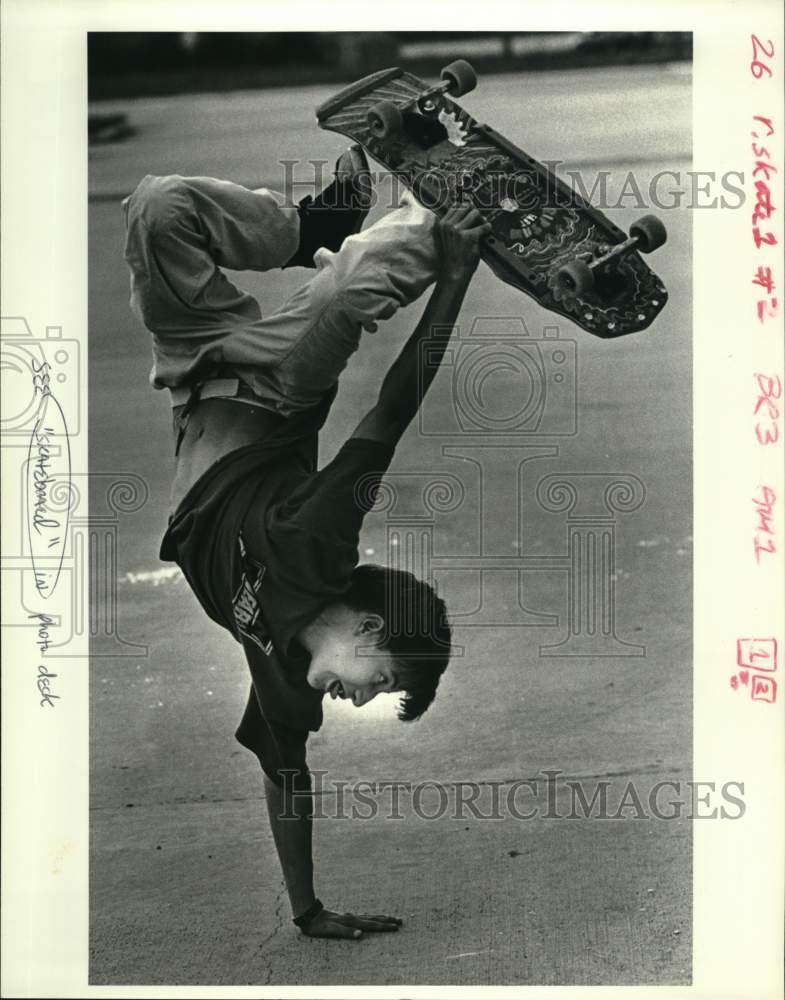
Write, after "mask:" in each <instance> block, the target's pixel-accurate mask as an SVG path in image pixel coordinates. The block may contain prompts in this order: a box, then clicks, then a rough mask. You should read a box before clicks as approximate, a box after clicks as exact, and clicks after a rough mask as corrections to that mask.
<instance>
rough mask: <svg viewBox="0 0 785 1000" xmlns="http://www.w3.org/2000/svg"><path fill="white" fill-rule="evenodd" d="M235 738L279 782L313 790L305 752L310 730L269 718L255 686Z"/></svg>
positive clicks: (299, 789)
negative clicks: (282, 723) (296, 727)
mask: <svg viewBox="0 0 785 1000" xmlns="http://www.w3.org/2000/svg"><path fill="white" fill-rule="evenodd" d="M235 739H236V740H237V742H238V743H240V744H241V745H242V746H244V747H246V749H248V750H250V751H251V752H252V753H254V754H256V757H257V759H258V760H259V763H260V764H261V766H262V770H263V771H264V773H265V774H266V775H267V777H268V778H269V779H270V780H271V781H274V782H275V784H276V785H282V786H283V785H285V786H286V787H287V788H288V789H290V790H291V791H293V792H305V791H308V790H310V786H311V778H310V771H309V769H308V764H307V761H306V753H305V748H306V743H307V740H308V730H307V729H293V728H290V727H289V726H283V725H281V724H280V723H277V722H272V721H268V720H267V719H266V718H265V717H264V715H263V714H262V711H261V708H260V707H259V699H258V697H257V694H256V691H255V690H254V688H253V686H252V687H251V692H250V694H249V696H248V704H247V705H246V708H245V712H244V714H243V717H242V720H241V722H240V725H239V726H238V728H237V732H236V733H235Z"/></svg>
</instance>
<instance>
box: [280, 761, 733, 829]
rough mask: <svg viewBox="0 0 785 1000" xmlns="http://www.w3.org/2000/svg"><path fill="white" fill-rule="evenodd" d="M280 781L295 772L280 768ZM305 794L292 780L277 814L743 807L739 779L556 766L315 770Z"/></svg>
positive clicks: (464, 816)
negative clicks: (587, 772)
mask: <svg viewBox="0 0 785 1000" xmlns="http://www.w3.org/2000/svg"><path fill="white" fill-rule="evenodd" d="M280 773H281V776H282V778H283V781H284V785H285V786H286V784H287V782H289V783H291V782H292V780H293V779H295V778H296V777H297V774H298V772H296V771H281V772H280ZM311 773H312V781H313V784H312V789H311V791H310V792H308V791H303V790H298V789H297V788H295V787H294V786H293V785H292V787H291V788H290V789H289V792H290V794H289V795H287V796H286V797H285V798H286V800H287V801H286V805H285V808H284V812H283V813H281V815H280V818H281V819H295V818H296V817H297V814H298V810H297V807H296V804H295V803H296V801H297V800H302V801H307V802H308V803H309V804H310V808H311V814H312V816H313V818H314V819H338V820H341V819H348V820H391V821H395V820H408V819H412V818H414V819H419V820H423V821H431V822H434V821H438V820H455V821H461V822H475V821H480V822H494V821H499V820H507V819H514V820H519V821H527V820H536V819H540V820H543V819H544V820H596V821H598V822H603V821H613V820H616V821H621V820H624V821H629V820H632V821H671V820H681V819H688V820H694V819H722V820H736V819H741V818H742V817H743V816H744V814H745V813H746V811H747V805H746V802H745V798H744V795H745V785H744V782H743V781H738V780H727V781H716V780H715V781H698V780H683V779H681V778H666V779H660V780H657V781H654V782H652V783H650V784H646V783H645V779H643V778H637V779H635V780H634V781H633V780H626V781H625V780H622V779H620V778H618V777H617V778H579V777H570V776H568V775H565V774H564V772H562V771H561V770H559V769H558V768H553V769H545V768H544V769H542V770H541V771H540V772H539V773H538V774H537V775H535V776H534V777H530V778H513V779H509V780H505V781H484V782H483V781H467V780H458V781H444V780H431V779H423V780H418V781H415V782H409V781H403V780H401V779H388V780H384V779H380V780H377V781H355V782H349V781H343V780H341V779H338V778H332V777H329V772H328V771H322V770H314V771H312V772H311Z"/></svg>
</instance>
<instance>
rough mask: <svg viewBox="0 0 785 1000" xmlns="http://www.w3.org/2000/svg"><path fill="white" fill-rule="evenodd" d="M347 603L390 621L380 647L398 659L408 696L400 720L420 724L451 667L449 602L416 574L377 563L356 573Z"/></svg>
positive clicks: (370, 564) (386, 623) (365, 566)
mask: <svg viewBox="0 0 785 1000" xmlns="http://www.w3.org/2000/svg"><path fill="white" fill-rule="evenodd" d="M343 600H344V601H345V602H346V604H347V605H348V606H349V607H350V608H352V610H354V611H370V612H373V613H374V614H377V615H380V616H381V617H382V618H383V619H384V625H385V627H384V633H383V635H382V638H381V640H380V641H379V648H381V649H387V650H389V651H390V653H391V654H392V655H393V657H394V658H395V661H396V665H397V667H398V675H399V683H400V684H401V685H402V686H403V689H404V692H405V693H404V696H403V697H402V698H401V700H400V703H399V705H398V718H399V719H401V721H403V722H412V721H413V720H414V719H419V717H420V716H421V715H422V714H423V712H425V710H426V709H427V708H428V706H429V705H430V704H431V702H432V701H433V699H434V698H435V697H436V688H437V687H438V685H439V679H440V678H441V675H442V674H443V673H444V671H445V669H446V668H447V664H448V663H449V662H450V648H451V647H450V639H451V635H452V629H451V628H450V623H449V622H448V620H447V608H446V606H445V604H444V601H443V600H441V598H440V597H438V596H437V594H436V591H435V590H434V589H433V587H431V586H430V585H429V584H427V583H424V582H423V581H422V580H418V579H417V577H416V576H414V575H413V574H412V573H407V572H406V570H401V569H390V568H389V567H387V566H377V565H375V564H373V563H368V564H365V565H362V566H358V567H357V568H356V569H355V570H354V572H353V573H352V578H351V584H350V589H349V593H348V594H346V596H345V597H344V598H343Z"/></svg>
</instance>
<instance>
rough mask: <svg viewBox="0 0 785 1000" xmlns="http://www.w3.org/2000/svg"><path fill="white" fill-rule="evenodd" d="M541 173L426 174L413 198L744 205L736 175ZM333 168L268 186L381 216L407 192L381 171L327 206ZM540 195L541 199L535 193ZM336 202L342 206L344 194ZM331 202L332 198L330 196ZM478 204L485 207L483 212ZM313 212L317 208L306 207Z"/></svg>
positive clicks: (320, 166) (287, 165)
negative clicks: (498, 182)
mask: <svg viewBox="0 0 785 1000" xmlns="http://www.w3.org/2000/svg"><path fill="white" fill-rule="evenodd" d="M542 163H543V166H544V167H545V168H546V171H550V173H547V172H545V171H544V172H542V173H541V174H540V173H537V174H535V172H534V168H532V169H531V170H528V169H515V170H514V171H500V176H503V184H504V186H505V190H504V191H502V192H501V194H500V191H499V188H498V186H489V185H488V184H487V183H486V180H487V178H486V177H485V175H483V176H482V177H481V176H479V175H478V176H476V177H473V176H471V175H467V176H464V177H461V176H456V175H453V174H449V173H443V172H442V171H440V170H439V169H438V167H434V168H433V169H432V170H425V171H423V173H422V181H421V184H420V187H419V188H418V196H419V198H420V200H421V201H422V202H423V204H425V206H426V207H427V208H432V209H438V208H440V207H442V206H445V205H447V204H450V203H452V202H453V201H455V199H456V198H468V199H471V200H472V202H473V203H474V204H475V206H476V207H477V208H479V209H480V210H482V209H483V208H494V207H496V205H497V204H498V202H499V200H500V197H503V196H504V195H505V194H506V195H507V196H509V197H510V198H511V199H513V200H514V201H516V202H517V204H518V205H519V206H520V207H521V208H522V209H524V210H525V209H526V207H527V196H528V197H530V198H531V200H532V205H533V206H534V205H536V206H538V207H539V208H540V209H541V208H556V207H569V206H570V205H573V204H581V203H582V202H589V203H590V204H591V205H592V206H593V207H594V208H596V209H599V210H600V211H609V210H614V209H634V210H641V211H644V210H645V211H651V210H656V211H661V212H662V211H671V210H681V209H690V210H702V209H721V210H736V209H739V208H743V207H744V205H745V204H746V201H747V193H746V190H745V184H746V174H745V171H744V170H727V171H725V172H722V173H718V172H717V171H716V170H672V169H666V170H657V171H655V172H653V173H645V174H644V173H643V172H642V171H640V170H634V169H633V170H619V169H616V170H613V169H607V168H606V169H599V170H594V169H590V168H586V167H580V166H575V165H570V164H569V163H567V162H566V161H564V160H543V161H542ZM333 167H334V165H333V164H332V163H331V162H330V161H328V160H321V159H312V160H281V161H280V176H279V177H276V178H272V179H271V182H270V183H271V184H272V185H273V186H274V187H276V188H280V189H281V190H283V191H285V192H286V193H287V195H288V197H290V198H291V199H292V200H293V201H298V200H299V199H300V198H301V197H303V196H304V195H306V194H310V193H311V192H312V191H314V190H317V191H322V190H323V189H325V188H326V189H327V190H326V191H325V193H324V194H323V195H322V197H321V198H320V202H319V204H320V205H321V206H322V207H323V208H324V209H325V211H335V210H336V209H337V208H342V207H346V208H356V207H359V205H360V204H361V203H362V205H363V206H370V207H371V208H374V207H378V206H381V207H382V208H383V209H384V210H389V209H392V208H395V207H396V206H397V204H398V202H399V200H400V198H401V196H402V195H403V194H404V192H405V191H406V190H407V186H406V184H405V183H404V180H403V179H402V178H401V177H399V176H398V175H396V174H394V173H390V172H388V171H385V170H377V169H374V168H373V167H372V168H370V169H369V171H368V174H367V175H364V176H363V175H361V176H359V177H358V179H357V181H356V187H355V192H354V194H353V195H352V198H354V199H355V202H354V203H349V204H347V203H346V201H345V200H342V201H341V202H340V204H338V203H336V204H332V203H331V200H330V188H329V185H330V181H331V178H332V171H333ZM543 183H544V184H545V193H544V198H543V187H542V184H543ZM340 197H341V198H342V199H345V197H346V196H345V193H343V192H342V193H341V195H340ZM335 198H336V199H337V198H338V193H337V192H336V193H335ZM484 199H486V200H488V204H485V202H484ZM314 207H315V208H318V205H317V206H314Z"/></svg>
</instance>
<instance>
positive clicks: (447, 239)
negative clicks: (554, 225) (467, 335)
mask: <svg viewBox="0 0 785 1000" xmlns="http://www.w3.org/2000/svg"><path fill="white" fill-rule="evenodd" d="M490 228H491V227H490V225H489V224H488V223H486V222H483V221H482V216H481V215H480V213H479V212H478V211H477V210H476V209H474V208H471V207H470V206H468V205H458V206H454V207H452V208H450V209H449V210H448V211H447V212H446V213H445V215H444V216H443V218H442V219H441V221H440V222H439V223H437V232H438V234H439V239H440V243H441V252H442V260H441V266H440V270H439V273H438V276H437V279H436V287H435V288H434V290H433V293H432V295H431V298H430V300H429V302H428V305H427V306H426V307H425V312H423V314H422V317H421V318H420V322H419V323H418V324H417V326H416V328H415V330H414V333H413V334H412V335H411V337H409V339H408V341H407V342H406V344H405V345H404V347H403V349H402V350H401V353H400V354H399V355H398V357H397V359H396V360H395V362H394V363H393V365H392V367H391V368H390V370H389V371H388V372H387V375H386V376H385V379H384V381H383V383H382V387H381V389H380V391H379V398H378V400H377V402H376V404H375V406H374V407H373V409H372V410H370V412H369V413H367V414H366V416H365V417H363V419H362V420H361V421H360V423H359V424H358V425H357V427H356V429H355V430H354V432H353V434H352V437H355V438H367V439H370V440H372V441H381V442H384V443H385V444H391V445H395V444H397V442H398V440H399V438H400V437H401V435H402V434H403V432H404V431H405V430H406V428H407V427H408V426H409V424H410V423H411V421H412V419H413V417H414V415H415V414H416V413H417V411H418V409H419V408H420V404H421V403H422V400H423V397H424V396H425V393H426V392H427V391H428V388H429V386H430V384H431V382H433V379H434V377H435V376H436V372H437V371H438V370H439V365H440V364H441V360H442V357H443V356H444V351H445V349H446V347H447V344H448V343H449V340H450V336H451V334H452V328H453V324H454V322H455V319H456V317H457V316H458V312H459V311H460V308H461V304H462V303H463V299H464V296H465V294H466V289H467V288H468V287H469V282H470V281H471V279H472V276H473V275H474V272H475V270H476V268H477V264H478V262H479V259H480V239H481V238H482V237H483V236H485V235H486V233H488V232H490ZM426 342H427V351H426V350H425V349H424V345H425V344H426Z"/></svg>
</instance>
